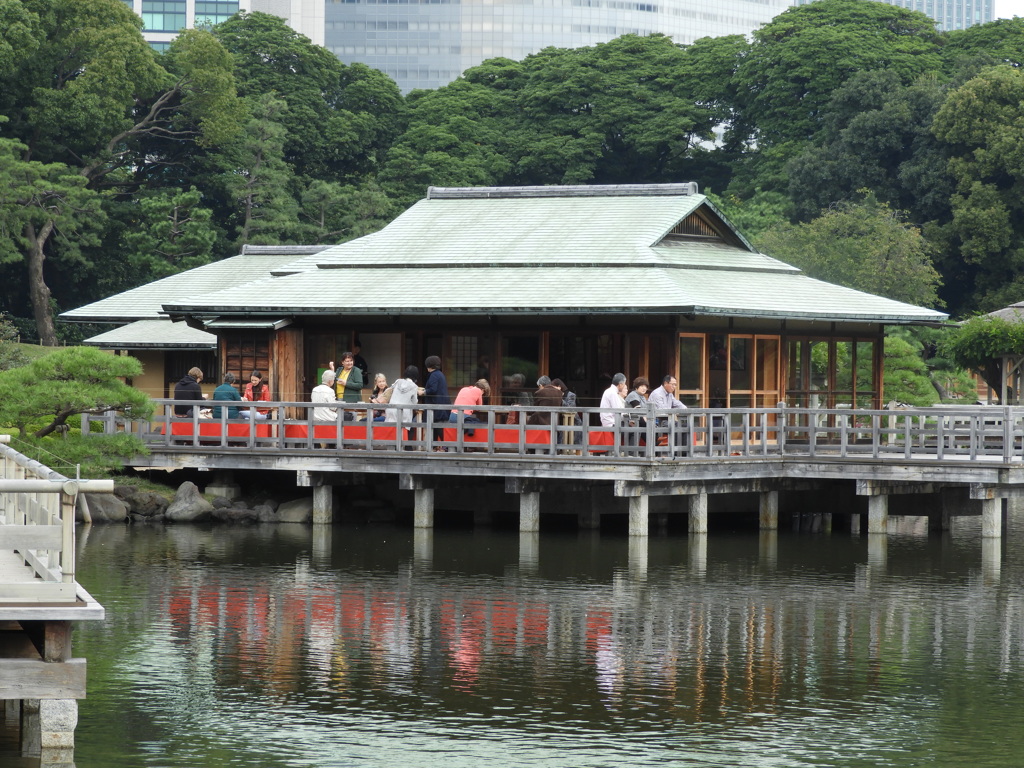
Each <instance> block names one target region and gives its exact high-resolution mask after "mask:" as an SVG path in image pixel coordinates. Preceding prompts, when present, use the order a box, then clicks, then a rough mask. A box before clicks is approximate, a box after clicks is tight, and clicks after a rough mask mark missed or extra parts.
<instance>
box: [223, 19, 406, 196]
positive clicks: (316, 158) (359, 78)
mask: <svg viewBox="0 0 1024 768" xmlns="http://www.w3.org/2000/svg"><path fill="white" fill-rule="evenodd" d="M213 33H214V35H216V37H217V39H218V40H220V41H221V43H223V45H224V46H225V47H226V48H227V49H228V50H229V51H230V52H231V54H232V55H233V57H234V62H235V74H236V78H237V81H238V84H239V92H240V94H241V95H242V96H244V97H247V98H256V97H260V96H263V95H266V94H272V95H274V96H275V97H276V98H278V99H281V100H283V101H285V102H286V103H287V105H288V109H287V110H284V111H282V113H281V115H280V122H281V124H282V125H283V126H284V128H285V141H284V147H283V155H282V157H283V159H284V160H285V162H287V163H288V164H289V165H290V166H292V168H293V169H294V172H295V174H296V175H297V176H306V177H309V178H315V179H323V180H325V181H339V182H345V181H355V180H360V179H362V178H363V177H364V176H365V175H366V174H368V173H371V172H372V171H374V170H375V169H376V168H377V167H378V166H379V164H380V162H381V156H382V154H383V152H384V151H385V150H386V149H387V147H389V146H390V145H391V142H392V141H393V139H394V137H395V136H396V135H397V133H398V132H399V131H400V130H401V127H402V115H403V112H404V102H403V100H402V95H401V93H400V92H399V90H398V86H397V85H395V83H394V81H392V80H391V79H390V78H389V77H387V76H386V75H385V74H384V73H382V72H378V71H376V70H372V69H370V68H369V67H367V66H365V65H363V64H353V65H350V66H346V65H345V64H343V63H342V62H341V61H339V59H338V57H337V56H335V55H334V54H333V53H331V52H330V51H329V50H327V49H326V48H324V47H322V46H318V45H314V44H313V43H312V42H311V41H310V40H309V39H308V38H307V37H305V36H303V35H300V34H299V33H298V32H296V31H294V30H293V29H291V28H290V27H289V26H288V25H287V24H285V22H284V20H283V19H280V18H277V17H276V16H271V15H268V14H265V13H240V14H237V15H235V16H233V17H231V18H230V19H229V20H228V21H226V22H224V23H223V24H219V25H218V26H217V27H215V28H214V30H213Z"/></svg>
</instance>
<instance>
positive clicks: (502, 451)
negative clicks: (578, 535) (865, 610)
mask: <svg viewBox="0 0 1024 768" xmlns="http://www.w3.org/2000/svg"><path fill="white" fill-rule="evenodd" d="M156 402H157V405H158V415H157V416H156V417H155V418H154V419H153V420H152V421H145V422H138V421H136V422H126V421H124V420H119V419H117V418H115V417H113V416H112V415H110V416H107V417H104V418H102V419H97V418H96V417H87V418H86V420H85V422H84V423H83V426H84V427H85V428H87V429H88V428H91V429H93V431H96V430H100V429H102V430H104V431H108V432H112V431H124V430H128V431H133V432H135V433H136V434H138V435H139V436H140V437H141V438H142V439H143V440H144V441H145V442H146V443H147V444H148V446H149V449H150V451H151V453H150V455H148V456H144V457H138V458H137V459H135V460H134V462H133V463H134V464H135V465H136V466H140V467H154V468H185V467H192V468H198V469H203V470H209V471H213V472H215V473H219V475H218V476H219V477H220V478H221V479H220V480H216V479H215V481H214V484H216V483H218V482H224V483H229V482H230V480H229V479H227V478H229V477H230V475H229V473H230V472H232V471H234V470H258V471H261V472H265V471H280V472H293V473H295V475H296V478H297V483H298V484H299V485H305V486H312V487H313V502H314V522H318V523H329V522H331V521H332V520H333V515H334V501H333V499H334V488H333V487H334V486H338V485H345V484H348V483H350V482H352V478H353V477H366V476H378V479H380V476H383V475H391V476H394V477H395V479H396V481H397V484H398V487H399V488H401V489H404V490H409V491H413V496H414V520H415V525H416V526H417V527H430V526H432V525H433V510H434V499H435V492H437V493H442V494H449V495H450V492H451V491H452V489H456V488H459V487H463V488H472V487H474V486H473V484H474V483H479V482H480V481H481V480H485V479H490V481H491V484H492V486H493V485H494V484H495V483H501V484H503V486H502V490H503V492H504V493H511V494H518V496H519V504H518V508H519V523H520V530H522V531H524V532H529V531H534V530H537V526H538V521H539V515H540V512H541V509H542V507H541V499H542V497H549V496H550V497H551V498H552V499H556V500H557V501H555V502H551V501H549V502H546V508H545V509H544V511H545V512H563V513H565V512H569V513H575V514H577V516H578V519H579V522H580V525H582V526H586V527H596V526H597V525H598V524H599V520H600V515H601V514H602V513H607V512H624V513H628V515H629V532H630V534H632V535H637V536H643V535H646V534H647V532H648V527H649V519H650V517H651V515H652V514H658V515H661V514H671V513H676V512H682V513H686V514H688V516H689V522H688V525H689V530H690V531H691V532H693V533H702V532H706V531H707V524H708V510H709V499H712V500H713V501H712V504H711V507H712V510H713V511H715V510H717V509H719V508H721V509H726V508H728V509H735V505H732V506H730V505H728V504H725V503H724V502H722V503H719V501H720V500H722V499H724V498H725V497H730V496H731V497H735V496H736V495H747V496H748V497H749V495H750V494H756V497H757V505H758V512H759V515H760V523H761V527H762V528H763V529H767V530H771V529H774V528H776V527H777V526H778V514H779V501H780V495H782V496H783V498H784V500H785V502H786V508H787V509H789V508H790V507H791V505H792V504H793V503H794V499H797V498H799V497H800V496H801V495H802V496H803V498H804V499H805V500H806V499H813V503H814V504H815V506H816V508H817V510H818V511H819V512H825V513H832V512H840V513H848V514H850V515H852V516H853V520H854V521H855V522H856V523H858V524H859V523H861V522H862V521H864V520H865V519H866V522H867V526H866V527H867V530H868V532H870V533H884V532H886V530H887V520H888V513H889V503H888V502H889V499H890V497H892V496H899V497H901V501H900V513H901V514H915V515H920V514H927V515H929V517H931V518H932V519H933V521H934V525H935V526H936V527H943V526H945V525H948V520H949V517H950V515H957V514H973V515H981V516H982V517H983V531H984V535H985V536H987V537H998V536H1000V535H1001V534H1002V515H1001V514H1000V512H1001V510H1002V507H1003V505H1002V503H1001V500H1003V499H1006V498H1009V497H1013V496H1018V495H1022V494H1024V461H1022V459H1024V408H1011V407H1006V408H1004V407H992V406H960V407H952V406H951V407H935V408H921V409H912V408H907V409H883V410H860V409H809V408H787V407H785V406H781V405H780V407H776V408H749V409H690V410H673V411H653V410H650V411H644V412H641V411H635V410H634V411H625V410H624V411H617V412H615V413H613V414H611V415H612V416H613V418H612V421H613V426H608V427H606V426H599V425H600V423H601V422H600V416H601V411H600V409H596V408H580V409H578V410H577V411H574V412H572V413H570V414H566V413H565V412H564V411H563V410H562V409H545V408H532V409H529V413H531V414H537V415H536V416H535V417H534V419H532V420H531V421H534V422H538V421H539V422H540V423H524V422H525V421H527V419H525V418H518V419H515V420H514V421H515V422H516V423H513V424H510V423H508V421H509V420H510V419H509V413H510V409H509V408H507V407H504V408H503V407H497V406H488V407H484V408H480V409H477V410H476V412H475V416H476V417H477V418H479V419H480V422H479V423H471V422H470V421H468V420H467V419H466V414H465V413H464V412H463V410H462V409H458V408H456V409H455V410H452V411H451V414H452V415H451V417H450V418H449V417H447V412H448V409H449V408H450V406H416V409H417V410H416V411H415V413H414V412H412V411H406V412H405V413H403V411H402V409H401V408H393V409H388V410H386V411H383V412H382V411H380V410H379V406H378V409H377V410H376V411H375V410H374V408H373V407H372V406H370V405H367V404H363V403H357V404H342V403H339V404H337V405H336V406H333V407H335V409H336V414H337V415H336V419H335V420H334V421H329V422H323V421H314V420H313V418H312V416H313V409H312V406H311V405H310V404H309V403H303V402H275V403H260V407H261V408H263V407H267V408H269V410H270V413H269V416H268V418H266V419H265V420H258V419H240V420H228V419H226V418H225V416H226V413H227V409H223V411H224V413H223V414H222V416H221V418H220V419H215V418H204V416H203V415H202V412H201V408H202V407H204V406H208V405H209V403H205V402H204V403H197V404H196V405H197V406H199V407H198V408H197V409H196V412H195V414H194V415H193V416H190V417H188V418H176V417H174V416H173V415H172V410H171V405H172V402H173V401H170V400H158V401H156ZM179 405H180V402H179ZM517 415H518V416H522V417H525V416H527V414H526V413H519V414H517ZM375 418H376V419H378V420H375ZM97 421H99V422H100V424H96V423H93V422H97ZM807 492H810V493H807ZM823 492H824V493H827V494H828V496H827V499H828V501H827V508H826V509H822V503H821V500H822V493H823ZM471 495H472V494H471ZM479 502H480V499H479V497H478V498H477V503H479ZM442 506H443V505H442ZM446 508H447V507H446Z"/></svg>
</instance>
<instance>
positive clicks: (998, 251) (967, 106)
mask: <svg viewBox="0 0 1024 768" xmlns="http://www.w3.org/2000/svg"><path fill="white" fill-rule="evenodd" d="M1022 122H1024V73H1022V72H1020V71H1019V70H1017V69H1014V68H1012V67H1008V66H999V67H990V68H988V69H985V70H983V71H982V72H981V73H980V74H979V75H978V76H977V77H975V78H972V79H971V80H969V81H967V82H966V83H964V84H963V85H962V86H960V87H959V88H956V89H955V90H953V91H951V92H950V93H949V95H948V97H947V98H946V100H945V102H944V103H943V105H942V107H941V108H940V109H939V110H938V112H937V114H936V115H935V121H934V126H933V129H934V132H935V135H936V136H937V137H938V139H939V140H940V141H942V142H944V143H945V144H946V145H948V147H949V151H950V153H951V154H952V157H951V159H950V161H949V170H950V172H951V174H952V175H953V177H954V178H955V179H956V185H957V186H956V192H955V194H954V195H953V196H952V198H951V208H952V219H951V220H950V221H948V222H946V223H945V224H944V226H943V227H942V228H941V229H940V230H939V232H940V233H941V234H942V235H943V236H944V237H945V238H946V241H945V242H944V243H943V246H944V247H945V248H946V249H948V250H949V251H950V252H951V253H952V254H953V255H954V259H956V260H957V261H960V262H962V265H963V266H962V268H963V273H962V275H961V276H960V277H961V279H963V280H964V283H965V286H966V290H967V291H970V293H969V297H970V298H969V301H970V303H971V304H972V305H974V306H977V307H979V308H982V309H995V308H997V307H1000V306H1004V305H1007V304H1012V303H1015V302H1016V301H1018V300H1019V299H1020V296H1021V293H1024V277H1022V271H1024V270H1022V268H1024V247H1022V246H1021V242H1022V240H1024V201H1022V199H1021V195H1020V189H1021V185H1022V183H1024V136H1022V134H1021V131H1020V125H1021V123H1022ZM957 257H958V258H957Z"/></svg>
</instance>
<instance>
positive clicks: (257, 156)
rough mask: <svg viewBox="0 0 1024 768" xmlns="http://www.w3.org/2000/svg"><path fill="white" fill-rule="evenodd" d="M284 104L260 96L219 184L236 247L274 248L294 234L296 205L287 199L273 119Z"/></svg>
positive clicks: (289, 177) (279, 134) (288, 176)
mask: <svg viewBox="0 0 1024 768" xmlns="http://www.w3.org/2000/svg"><path fill="white" fill-rule="evenodd" d="M287 108H288V105H287V104H286V103H285V102H284V101H282V100H281V99H278V98H276V97H275V96H273V94H266V95H265V96H262V97H260V98H259V99H258V100H257V101H256V103H255V105H254V108H253V116H252V118H251V119H250V120H249V123H248V125H246V128H245V137H244V139H243V140H242V141H241V142H240V143H239V145H238V146H237V147H236V149H235V152H234V157H235V159H236V162H235V164H233V166H232V168H231V170H229V171H228V172H227V174H226V175H225V184H226V186H227V188H228V191H229V194H230V195H231V197H232V199H233V200H234V201H235V203H236V206H237V208H236V212H235V227H236V231H237V232H238V244H239V245H240V246H241V245H244V244H245V243H263V244H275V243H279V242H281V241H282V240H285V241H287V240H289V239H291V238H292V237H293V236H294V235H295V234H297V230H298V224H299V222H298V203H297V202H296V200H295V198H294V197H293V196H292V191H291V190H292V185H293V183H294V174H293V172H292V169H291V167H290V166H289V165H288V164H287V163H285V161H284V158H283V153H284V144H285V139H286V135H287V131H286V130H285V128H284V126H283V125H281V123H280V122H279V121H278V118H280V116H281V115H282V113H284V112H285V111H287Z"/></svg>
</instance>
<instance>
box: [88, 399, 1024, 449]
mask: <svg viewBox="0 0 1024 768" xmlns="http://www.w3.org/2000/svg"><path fill="white" fill-rule="evenodd" d="M154 402H155V403H156V406H157V414H156V416H155V417H154V418H153V419H152V420H149V421H144V422H138V421H134V422H126V421H124V420H123V419H120V418H118V417H116V416H115V415H114V414H112V413H110V414H106V415H104V416H85V417H83V422H82V427H83V430H92V431H103V432H107V433H110V432H119V431H130V432H133V433H135V434H136V435H138V436H139V437H140V438H141V439H142V440H143V441H144V442H145V443H146V444H148V445H150V446H152V447H153V448H156V449H159V448H161V447H163V448H167V449H174V450H183V449H184V450H187V449H188V448H190V447H191V448H193V449H197V450H203V451H208V450H210V449H212V448H215V449H217V450H219V451H228V452H230V451H251V450H253V449H268V450H273V451H286V452H290V451H299V450H332V451H339V452H349V451H366V450H391V451H403V450H420V451H429V452H434V451H442V450H443V451H444V452H446V453H455V454H465V453H485V454H501V455H508V454H514V455H520V456H524V457H527V456H529V457H536V456H537V455H546V456H550V457H562V456H575V457H577V458H579V459H582V460H588V461H602V460H607V459H608V458H614V459H618V460H623V459H646V460H658V461H661V460H680V459H702V458H709V457H714V458H716V459H731V458H737V457H739V458H744V457H757V456H772V455H774V456H803V457H816V456H821V457H826V456H835V457H840V458H845V457H853V456H856V457H859V458H875V459H886V458H900V459H938V460H944V459H958V460H963V459H967V460H988V461H1006V462H1008V461H1011V460H1014V459H1020V457H1021V456H1022V452H1024V447H1022V446H1024V408H1012V407H993V406H948V407H946V406H943V407H932V408H916V409H915V408H907V409H894V410H888V409H883V410H859V409H844V408H835V409H819V408H788V407H785V406H780V407H777V408H732V409H722V408H693V409H688V410H672V411H655V410H653V409H651V410H647V411H640V410H628V409H627V410H617V411H614V412H609V411H607V410H604V411H602V409H600V408H577V409H574V410H573V411H571V412H566V410H565V409H563V408H539V407H533V408H522V409H520V408H509V407H507V406H504V407H503V406H485V407H482V408H477V409H475V415H476V417H478V418H479V419H480V423H470V422H468V421H466V418H465V412H464V411H465V409H463V408H453V406H427V405H416V406H414V407H413V409H414V418H412V419H410V418H408V417H405V416H403V409H402V407H401V406H388V407H382V406H374V405H370V404H367V403H337V404H332V405H330V406H324V405H322V404H321V405H319V407H320V408H323V407H329V408H332V409H333V410H334V412H335V418H334V419H333V420H332V421H314V420H313V418H312V415H313V408H314V406H313V405H312V404H310V403H306V402H288V401H278V402H269V403H260V404H259V407H260V408H261V409H266V410H268V415H267V418H266V419H265V420H260V419H227V418H226V414H227V409H226V408H224V409H223V412H222V414H221V417H220V418H219V419H214V418H206V417H204V416H202V415H200V413H199V411H200V409H203V408H208V407H209V406H210V405H211V403H209V402H207V401H202V402H198V403H196V404H195V405H197V406H199V407H198V408H197V409H196V413H195V414H194V415H192V416H189V417H184V418H179V417H175V416H173V411H172V407H173V404H174V401H173V400H166V399H161V400H156V401H154ZM178 405H182V403H181V401H179V402H178ZM243 410H247V411H249V412H250V413H255V406H248V405H246V406H245V407H244V408H243ZM449 410H451V413H452V414H453V415H454V421H443V422H442V421H440V420H439V419H440V418H441V417H440V416H439V412H442V411H443V412H448V411H449ZM602 413H605V414H610V415H611V416H612V421H613V424H612V426H601V425H600V424H601V421H600V418H601V415H602ZM511 414H515V415H516V416H517V417H519V418H518V419H517V423H511V424H510V423H508V422H509V421H510V415H511ZM529 414H540V415H541V416H542V418H543V419H544V420H545V421H547V420H548V419H547V417H550V419H549V420H550V423H542V424H530V423H525V422H526V421H527V418H526V417H527V416H528V415H529Z"/></svg>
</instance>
